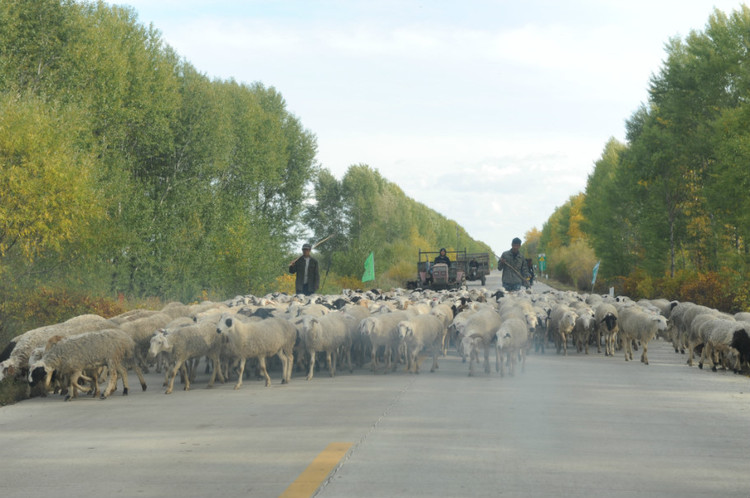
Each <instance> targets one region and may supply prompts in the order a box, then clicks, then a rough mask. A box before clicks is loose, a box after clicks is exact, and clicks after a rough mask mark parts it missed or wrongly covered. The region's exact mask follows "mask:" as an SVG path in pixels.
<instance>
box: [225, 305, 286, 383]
mask: <svg viewBox="0 0 750 498" xmlns="http://www.w3.org/2000/svg"><path fill="white" fill-rule="evenodd" d="M216 332H217V333H218V334H220V335H222V336H223V337H226V338H227V341H228V344H227V345H228V349H229V351H230V353H231V355H232V356H234V357H235V358H238V359H239V360H240V369H239V379H238V380H237V384H236V385H235V386H234V388H235V389H239V388H240V387H241V386H242V375H243V373H244V372H245V362H246V360H247V358H257V359H258V363H259V367H260V372H261V374H262V375H263V376H264V377H265V379H266V387H270V386H271V377H270V376H269V375H268V372H267V371H266V357H267V356H274V355H276V356H278V357H279V359H280V360H281V366H282V375H281V383H282V384H286V383H288V382H289V381H290V379H291V377H292V366H293V364H294V343H295V342H296V340H297V328H296V327H295V326H294V325H293V324H292V323H291V322H290V321H288V320H285V319H283V318H266V319H262V320H254V321H253V320H244V319H243V318H242V316H241V315H231V314H225V315H223V316H222V317H221V319H220V320H219V323H218V325H217V328H216Z"/></svg>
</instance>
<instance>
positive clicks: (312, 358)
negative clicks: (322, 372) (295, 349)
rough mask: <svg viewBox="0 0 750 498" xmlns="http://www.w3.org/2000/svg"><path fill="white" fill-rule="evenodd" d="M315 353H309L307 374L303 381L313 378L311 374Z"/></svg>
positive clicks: (313, 368)
mask: <svg viewBox="0 0 750 498" xmlns="http://www.w3.org/2000/svg"><path fill="white" fill-rule="evenodd" d="M315 355H316V352H315V351H310V369H309V370H308V372H307V377H305V380H312V378H313V372H314V370H315Z"/></svg>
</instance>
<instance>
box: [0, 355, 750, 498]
mask: <svg viewBox="0 0 750 498" xmlns="http://www.w3.org/2000/svg"><path fill="white" fill-rule="evenodd" d="M649 359H650V361H651V364H650V365H648V366H646V365H642V364H640V363H639V362H625V361H624V359H623V357H622V356H619V355H618V356H616V357H614V358H605V357H604V356H603V355H596V354H592V355H588V356H586V355H579V354H575V353H573V354H571V355H570V356H568V357H562V356H558V355H555V354H547V355H543V356H542V355H532V356H530V357H529V359H528V362H527V365H526V371H525V372H524V373H522V374H521V373H518V374H517V375H516V376H514V377H512V378H511V377H507V376H506V377H504V378H501V377H500V376H499V375H498V374H497V373H495V372H494V370H493V371H492V373H491V374H484V373H482V374H480V375H478V376H477V377H468V376H467V372H468V366H467V365H466V364H462V363H461V360H460V359H459V358H458V357H456V356H455V354H450V355H449V356H448V357H447V358H441V359H440V369H439V371H438V372H436V373H433V374H430V373H429V372H424V373H421V374H418V375H410V374H406V373H403V372H400V371H399V372H396V373H389V374H387V375H382V374H380V375H373V374H371V373H370V372H368V371H366V370H356V371H355V372H354V374H350V373H348V372H344V373H341V375H339V376H337V377H335V378H330V377H327V376H326V375H323V374H322V373H321V374H317V375H316V377H315V378H314V379H313V380H312V381H309V382H307V381H305V380H304V378H303V377H301V376H300V375H299V374H296V376H295V377H294V378H293V379H292V382H291V383H290V384H289V385H285V386H282V385H280V384H279V374H278V373H275V374H273V380H274V385H273V387H271V388H264V387H263V384H262V383H261V382H252V381H249V382H246V383H244V385H243V387H242V389H240V390H239V391H234V390H233V389H232V386H231V385H229V384H228V385H220V386H218V387H217V388H215V389H213V390H207V389H205V388H204V385H205V378H199V379H198V382H196V384H195V388H194V389H193V390H191V391H189V392H184V391H181V390H179V389H178V388H176V390H175V392H174V393H173V394H171V395H164V394H163V389H161V388H160V387H159V386H160V384H161V381H160V378H159V377H158V376H157V375H155V374H152V375H150V376H149V386H150V387H149V390H148V391H146V392H138V391H135V390H134V391H133V392H132V393H131V395H130V396H128V397H123V396H119V395H115V396H113V397H112V398H111V399H109V400H106V401H100V400H94V399H87V398H83V399H78V400H76V401H73V402H69V403H65V402H63V401H62V400H61V399H60V398H58V397H55V396H52V397H48V398H36V399H31V400H26V401H23V402H21V403H18V404H16V405H13V406H7V407H3V408H0V450H1V451H2V454H3V459H2V464H1V465H0V467H1V469H2V470H0V490H2V491H1V492H2V495H3V496H8V497H49V496H56V497H68V496H70V497H88V496H139V497H151V496H154V497H157V496H179V497H205V496H226V497H235V496H253V497H266V496H269V497H270V496H279V495H280V494H281V493H283V492H284V490H285V489H287V487H288V486H289V485H290V484H291V483H292V482H294V481H295V479H297V477H298V476H299V475H300V474H301V473H302V472H303V471H304V470H305V469H306V468H307V467H308V465H309V464H310V462H312V461H313V459H315V458H316V456H318V455H319V454H320V453H321V452H322V451H323V450H324V449H325V448H326V447H327V446H328V445H329V444H330V443H334V442H343V443H350V444H351V445H352V446H351V448H350V449H349V451H348V452H347V453H346V456H345V457H344V458H343V459H342V460H341V461H340V462H339V464H338V466H337V467H336V468H335V470H334V471H333V472H332V473H331V474H330V476H329V477H328V479H327V480H326V481H325V482H324V483H323V484H322V486H321V487H320V489H319V490H318V491H317V493H316V496H320V497H353V496H364V497H381V496H388V497H397V496H404V497H419V496H431V497H436V496H450V497H463V496H488V497H490V496H492V497H494V496H501V495H502V496H592V497H593V496H596V497H601V496H614V497H631V496H644V497H657V496H658V497H662V496H665V497H666V496H670V497H671V496H674V497H685V496H696V497H698V496H722V497H735V496H736V497H748V496H750V446H749V444H750V443H749V442H750V394H748V393H749V392H750V379H748V378H747V377H744V376H738V375H734V374H731V373H725V372H717V373H713V372H710V371H702V370H699V369H697V368H695V367H693V368H690V367H688V366H687V365H685V364H684V360H685V357H684V356H681V355H675V354H674V352H673V351H672V350H671V349H670V348H669V346H668V345H667V344H665V343H663V342H656V343H654V344H652V346H651V347H650V348H649ZM428 365H429V364H428ZM493 366H494V362H493ZM132 384H136V385H137V382H134V381H131V385H132Z"/></svg>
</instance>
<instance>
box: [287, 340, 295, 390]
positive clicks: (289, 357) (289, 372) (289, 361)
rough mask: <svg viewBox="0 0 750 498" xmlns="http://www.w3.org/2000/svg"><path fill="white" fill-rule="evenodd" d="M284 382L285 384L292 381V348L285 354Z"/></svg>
mask: <svg viewBox="0 0 750 498" xmlns="http://www.w3.org/2000/svg"><path fill="white" fill-rule="evenodd" d="M286 358H287V363H286V382H287V384H288V383H289V382H291V381H292V371H293V370H294V348H292V349H290V350H289V351H287V352H286Z"/></svg>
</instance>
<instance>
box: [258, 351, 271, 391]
mask: <svg viewBox="0 0 750 498" xmlns="http://www.w3.org/2000/svg"><path fill="white" fill-rule="evenodd" d="M258 368H260V374H261V375H262V376H263V377H265V379H266V387H271V376H270V375H268V370H266V357H265V356H259V357H258Z"/></svg>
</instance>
